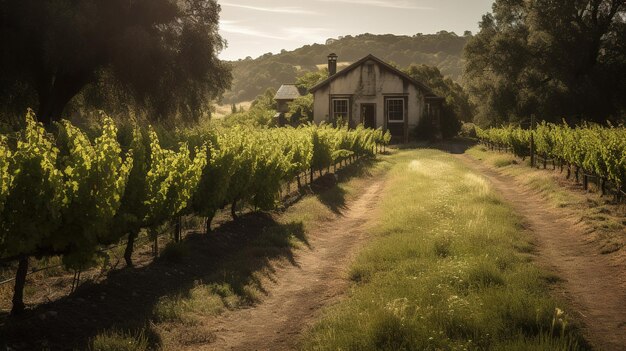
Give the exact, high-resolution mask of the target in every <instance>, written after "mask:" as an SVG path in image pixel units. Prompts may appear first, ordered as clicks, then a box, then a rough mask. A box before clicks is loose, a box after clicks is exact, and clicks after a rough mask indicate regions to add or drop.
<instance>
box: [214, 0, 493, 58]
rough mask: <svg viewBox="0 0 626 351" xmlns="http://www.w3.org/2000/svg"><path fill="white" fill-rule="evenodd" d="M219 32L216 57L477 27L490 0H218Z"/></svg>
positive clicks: (487, 9) (459, 30) (456, 31)
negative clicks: (336, 40)
mask: <svg viewBox="0 0 626 351" xmlns="http://www.w3.org/2000/svg"><path fill="white" fill-rule="evenodd" d="M218 3H219V4H220V5H221V6H222V13H221V19H220V33H221V35H222V37H223V38H224V39H226V41H227V42H228V47H227V48H226V49H225V50H224V51H222V53H221V54H220V58H222V59H225V60H237V59H243V58H246V57H247V56H251V57H253V58H256V57H258V56H261V55H263V54H265V53H268V52H272V53H279V52H280V51H281V50H282V49H286V50H293V49H297V48H299V47H301V46H304V45H307V44H314V43H319V44H323V43H325V42H326V39H328V38H337V37H338V36H345V35H358V34H363V33H372V34H396V35H413V34H417V33H423V34H429V33H437V32H439V31H441V30H446V31H450V32H455V33H457V34H459V35H462V34H463V32H464V31H466V30H470V31H472V32H474V33H475V32H476V31H477V30H478V22H479V21H480V19H481V17H482V15H484V14H485V13H487V12H489V11H490V10H491V4H492V3H493V0H307V1H296V0H263V1H259V0H218Z"/></svg>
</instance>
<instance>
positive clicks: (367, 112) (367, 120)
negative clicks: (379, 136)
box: [361, 104, 376, 129]
mask: <svg viewBox="0 0 626 351" xmlns="http://www.w3.org/2000/svg"><path fill="white" fill-rule="evenodd" d="M361 123H363V126H365V128H372V129H376V104H361Z"/></svg>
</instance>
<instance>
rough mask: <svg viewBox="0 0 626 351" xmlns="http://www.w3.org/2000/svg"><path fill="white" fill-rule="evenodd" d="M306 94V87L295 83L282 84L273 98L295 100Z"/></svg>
mask: <svg viewBox="0 0 626 351" xmlns="http://www.w3.org/2000/svg"><path fill="white" fill-rule="evenodd" d="M306 94H307V92H306V89H301V88H298V87H297V86H296V85H295V84H283V85H282V86H281V87H280V89H278V91H277V92H276V96H274V100H295V99H297V98H299V97H301V96H304V95H306Z"/></svg>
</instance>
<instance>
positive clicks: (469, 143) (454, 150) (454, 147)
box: [431, 138, 477, 155]
mask: <svg viewBox="0 0 626 351" xmlns="http://www.w3.org/2000/svg"><path fill="white" fill-rule="evenodd" d="M476 144H477V141H476V140H473V139H467V138H453V139H448V140H443V141H439V142H435V143H433V144H432V145H431V147H432V148H435V149H437V150H441V151H445V152H447V153H450V154H454V155H461V154H464V153H465V152H466V151H467V150H468V149H470V148H472V147H473V146H475V145H476Z"/></svg>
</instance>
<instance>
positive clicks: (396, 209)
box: [302, 150, 587, 351]
mask: <svg viewBox="0 0 626 351" xmlns="http://www.w3.org/2000/svg"><path fill="white" fill-rule="evenodd" d="M392 160H393V161H394V162H395V165H394V166H393V168H392V169H391V170H390V172H389V173H388V175H387V177H388V179H387V185H386V189H385V191H384V195H383V198H382V200H381V203H380V211H379V213H378V215H377V217H376V218H373V219H372V221H373V227H372V228H373V229H372V232H371V235H372V237H373V239H372V242H371V243H370V244H369V245H368V246H367V247H366V248H365V249H364V250H363V251H362V252H361V253H360V254H359V255H358V257H357V259H356V262H355V263H354V264H353V266H352V268H351V270H350V276H351V278H352V279H353V280H354V281H355V284H354V286H353V290H352V292H351V294H350V297H349V298H347V299H346V300H344V301H342V302H340V303H339V304H337V305H335V306H333V307H331V308H329V309H328V310H327V311H326V313H325V315H324V317H323V318H322V320H321V321H320V322H319V323H317V325H315V326H314V327H313V328H312V329H311V330H310V332H309V333H308V334H307V335H306V336H305V337H304V340H303V342H302V349H304V350H395V351H398V350H530V349H532V350H584V349H587V346H586V344H585V342H584V340H583V339H582V338H581V337H580V336H579V333H578V331H577V329H576V328H575V327H573V326H572V324H570V323H568V320H567V314H566V313H565V312H564V311H563V309H562V308H560V305H559V304H557V302H556V301H555V300H553V299H552V298H550V296H549V293H548V287H549V281H550V280H551V279H553V277H550V276H549V275H546V274H545V273H543V272H542V271H541V270H539V269H538V268H537V267H535V266H534V264H533V263H532V251H533V246H532V244H531V242H530V238H529V237H528V235H527V234H525V233H524V231H523V229H522V227H521V225H520V223H519V221H518V218H517V217H516V216H515V214H514V213H513V212H512V210H511V209H510V208H509V207H507V206H505V205H504V204H503V203H502V202H501V200H500V199H499V198H498V196H497V195H496V194H495V193H494V192H493V191H492V189H491V187H490V185H489V184H488V182H487V181H486V180H485V179H484V178H482V177H481V176H479V175H477V174H475V173H473V172H471V171H470V170H468V169H467V168H465V167H464V166H463V165H461V164H460V163H459V162H458V161H456V160H455V159H454V158H453V157H452V156H450V155H448V154H445V153H443V152H440V151H435V150H411V151H402V152H399V153H398V154H396V155H395V156H393V158H392Z"/></svg>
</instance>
